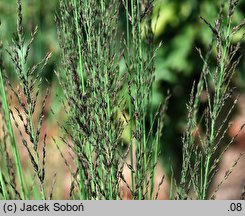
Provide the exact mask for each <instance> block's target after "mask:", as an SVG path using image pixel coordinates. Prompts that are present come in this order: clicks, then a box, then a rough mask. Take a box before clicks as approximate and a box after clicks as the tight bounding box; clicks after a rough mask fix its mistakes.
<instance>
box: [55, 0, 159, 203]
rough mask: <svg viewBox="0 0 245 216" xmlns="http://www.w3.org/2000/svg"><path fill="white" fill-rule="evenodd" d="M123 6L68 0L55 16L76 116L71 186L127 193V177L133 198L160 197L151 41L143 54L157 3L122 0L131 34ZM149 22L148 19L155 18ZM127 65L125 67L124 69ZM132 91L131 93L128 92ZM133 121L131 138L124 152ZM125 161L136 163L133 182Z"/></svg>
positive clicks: (93, 195) (106, 194)
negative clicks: (122, 19)
mask: <svg viewBox="0 0 245 216" xmlns="http://www.w3.org/2000/svg"><path fill="white" fill-rule="evenodd" d="M119 5H120V2H119V1H105V0H101V1H100V2H98V1H96V0H90V1H86V0H85V1H66V0H61V1H60V11H59V13H57V16H56V21H57V24H58V32H59V33H58V35H59V41H60V47H61V50H62V54H61V55H62V65H63V67H62V68H61V69H60V72H57V76H58V78H59V81H60V83H61V86H62V87H63V89H64V94H65V98H66V104H67V106H66V107H67V109H66V112H67V114H68V116H69V117H68V120H67V124H66V127H63V128H64V130H63V131H64V132H65V133H64V136H63V137H62V139H63V141H64V142H65V143H66V144H68V146H69V147H70V148H71V149H72V151H73V152H74V153H75V155H76V166H77V170H76V171H75V172H74V173H73V174H72V176H73V181H72V182H73V184H72V187H71V191H70V195H71V196H73V197H76V198H81V199H121V198H122V197H123V192H122V188H121V186H120V185H122V184H125V185H126V187H127V189H128V190H129V191H130V197H131V198H132V199H150V198H153V188H154V180H153V179H154V173H155V166H156V163H157V161H158V155H159V148H158V143H159V138H160V131H161V128H162V121H160V119H159V113H160V111H158V113H157V114H156V115H155V116H154V118H153V116H152V121H151V125H150V129H147V128H146V117H147V113H148V110H151V109H150V100H151V87H152V83H153V80H154V75H153V74H154V66H153V58H154V49H153V48H152V47H151V46H150V47H151V48H150V49H151V50H150V51H149V53H147V55H145V54H143V52H144V51H145V50H146V46H145V43H148V45H153V34H152V33H151V32H150V29H151V28H150V27H148V28H147V27H146V26H145V29H143V26H141V23H142V22H143V20H144V18H145V17H144V16H146V15H147V14H146V12H148V13H149V14H150V13H151V10H149V9H151V5H150V2H148V4H144V5H145V7H144V11H142V7H141V5H140V2H139V1H130V2H129V1H127V2H124V1H123V5H124V9H125V14H126V20H127V32H126V37H124V35H123V36H121V34H120V32H119V30H118V19H119V17H118V16H119ZM144 13H145V14H144ZM145 22H146V23H147V26H148V24H149V23H150V21H149V20H145ZM143 30H144V32H145V39H144V41H143V40H142V35H143V34H142V33H143ZM147 31H148V32H147ZM121 64H124V65H125V66H126V67H125V68H126V70H124V71H122V69H121V67H120V65H121ZM125 89H126V90H125ZM125 91H126V96H125V94H122V92H125ZM127 110H129V111H128V112H127ZM159 110H160V109H159ZM161 110H163V109H161ZM161 114H162V113H161ZM154 126H156V127H157V133H156V136H153V131H154V128H153V127H154ZM126 127H128V128H129V133H130V141H129V143H128V150H126V152H125V153H123V152H122V148H121V146H122V144H123V140H122V134H123V131H124V130H125V128H126ZM67 135H68V136H69V137H70V139H71V141H72V142H69V141H68V140H67V138H66V137H67ZM127 156H129V157H130V162H128V161H126V158H127ZM125 167H127V169H129V170H130V173H131V182H129V181H127V180H126V178H125V176H124V172H123V170H124V169H125Z"/></svg>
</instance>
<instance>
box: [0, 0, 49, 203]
mask: <svg viewBox="0 0 245 216" xmlns="http://www.w3.org/2000/svg"><path fill="white" fill-rule="evenodd" d="M17 8H18V10H17V33H16V34H14V38H13V39H12V45H10V47H9V48H7V52H8V54H9V56H10V58H11V60H12V63H13V66H14V71H15V73H16V76H17V78H18V85H17V87H15V86H14V85H13V84H12V83H11V82H10V81H9V79H8V77H7V76H3V70H2V68H3V67H2V66H1V74H0V85H1V102H2V107H3V109H2V110H3V120H4V122H5V125H6V131H5V129H3V131H4V132H5V133H4V139H3V142H1V153H2V158H1V159H2V161H3V162H4V165H5V168H4V169H2V170H3V173H1V184H2V192H3V197H4V198H5V199H17V198H18V199H31V198H34V197H35V198H37V199H46V193H45V186H44V178H45V155H46V150H45V146H46V135H44V138H41V129H42V125H43V119H44V108H45V105H46V101H47V96H48V92H47V93H46V96H45V97H44V99H43V101H42V103H41V104H42V107H41V109H38V108H37V107H36V104H37V100H38V97H39V94H40V85H41V76H40V74H41V71H42V70H43V68H44V67H45V65H46V64H47V61H48V59H49V58H50V54H48V55H47V56H45V58H43V60H42V61H41V62H39V63H38V64H36V65H33V66H29V64H28V57H29V55H30V51H31V46H32V43H33V40H34V38H35V35H36V33H37V27H36V28H35V29H34V31H33V32H32V34H31V37H30V40H29V42H25V35H24V27H23V24H22V19H23V17H22V4H21V1H20V0H18V1H17ZM4 78H5V82H4V80H3V79H4ZM5 84H6V85H5ZM5 86H7V87H8V89H9V90H11V91H12V93H13V95H14V96H15V98H16V99H17V101H18V103H17V104H16V105H14V106H15V107H10V105H9V101H8V97H7V94H6V91H5V88H6V87H5ZM36 110H38V111H37V112H40V114H38V113H36V112H35V111H36ZM34 116H35V117H34ZM13 124H14V126H15V127H16V129H17V131H18V132H19V137H20V138H19V137H18V136H17V135H15V134H14V130H13V128H14V127H13ZM8 138H9V139H8ZM17 139H18V140H19V139H20V140H21V141H22V144H23V145H24V147H25V148H26V150H27V152H28V156H29V159H30V162H31V164H32V167H33V170H34V173H33V176H32V175H31V176H27V175H26V173H25V172H26V171H25V170H24V169H23V167H22V165H21V161H20V153H19V152H20V150H18V149H17V145H16V140H17ZM41 139H42V141H41ZM8 142H10V143H11V145H12V153H13V159H14V164H15V167H13V166H12V165H11V164H12V163H11V161H12V158H11V157H10V155H9V154H8V147H7V146H8ZM39 146H40V147H41V149H42V150H41V153H40V148H39ZM15 170H16V171H15ZM15 173H17V179H18V183H17V182H16V181H15ZM29 178H31V179H33V182H34V183H31V184H32V185H27V182H28V183H30V181H29ZM2 179H4V181H2ZM36 179H37V181H38V182H36ZM2 182H3V183H5V185H3V183H2ZM4 188H5V189H4ZM6 188H7V189H6ZM8 188H10V189H11V190H13V192H12V194H11V193H8ZM19 188H20V193H19V192H18V190H19ZM11 190H10V191H11ZM30 191H31V192H33V194H30ZM13 193H14V194H13Z"/></svg>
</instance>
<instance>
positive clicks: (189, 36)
mask: <svg viewBox="0 0 245 216" xmlns="http://www.w3.org/2000/svg"><path fill="white" fill-rule="evenodd" d="M22 2H23V16H24V17H23V18H24V26H25V35H26V39H28V38H30V32H31V31H32V30H33V29H34V27H35V26H36V25H37V26H38V27H39V31H38V34H37V36H36V39H35V41H34V45H33V47H32V51H31V61H33V63H36V62H38V61H40V59H41V58H42V57H43V56H45V54H46V53H47V52H53V56H52V58H51V60H50V61H49V63H48V66H47V67H46V68H45V71H44V74H43V76H44V77H45V78H47V79H48V80H49V81H50V82H56V78H55V76H54V71H55V70H59V67H60V64H59V62H60V58H59V46H58V41H57V40H58V39H57V34H56V25H55V21H54V17H55V13H56V11H57V10H58V6H59V2H58V0H23V1H22ZM218 8H219V1H213V0H181V1H180V0H158V1H155V7H154V13H153V19H156V17H157V16H158V11H159V12H160V16H159V19H158V23H157V26H156V31H155V36H156V38H157V39H156V44H157V43H158V42H160V41H163V46H162V48H161V49H160V50H159V51H158V53H157V57H156V60H155V66H156V82H155V85H154V100H153V102H154V104H155V105H157V104H159V103H160V102H161V101H162V100H163V98H164V95H165V94H166V92H167V90H170V92H171V95H172V97H171V100H170V104H169V109H168V111H167V114H168V115H167V119H166V124H165V129H164V136H163V139H162V155H165V157H163V162H167V163H164V164H165V165H166V164H168V166H167V167H168V169H170V167H171V166H172V167H175V168H176V167H177V166H178V165H179V164H181V163H180V162H181V155H182V153H181V134H182V133H183V130H184V124H185V122H186V103H187V101H188V98H189V95H190V91H191V87H192V83H193V81H194V80H196V81H197V80H198V78H199V76H200V71H201V69H202V61H201V59H200V57H199V54H198V53H197V51H196V49H195V47H199V48H201V49H202V50H203V52H204V53H205V51H206V50H207V47H208V44H209V43H210V42H211V36H212V35H211V32H210V30H209V28H208V27H207V26H206V25H205V24H204V23H203V22H201V20H200V18H199V16H200V15H201V16H203V17H205V18H206V19H207V20H209V21H210V22H211V23H214V20H215V17H216V14H217V11H218ZM121 9H122V11H123V8H121ZM16 14H17V13H16V1H15V0H0V19H1V21H2V26H1V29H0V34H1V38H2V41H3V44H4V47H5V48H7V47H8V44H9V43H11V38H12V37H13V33H14V32H15V29H16V16H17V15H16ZM120 14H121V16H120V17H121V22H120V23H121V24H120V26H119V28H122V30H124V27H125V22H124V16H123V12H121V13H120ZM244 17H245V1H244V0H243V1H240V4H239V7H238V9H237V11H236V15H235V22H236V23H238V22H240V21H241V20H242V19H243V18H244ZM243 32H244V31H241V33H240V35H241V34H242V33H243ZM235 40H236V39H235ZM244 45H245V44H244V43H243V44H242V48H241V50H240V52H241V54H244V51H245V49H244V48H245V47H244ZM214 57H215V56H213V58H214ZM4 58H5V61H4V62H5V68H6V71H7V73H8V75H9V76H10V77H11V78H12V79H13V80H14V79H15V77H14V73H13V71H12V70H13V69H12V67H11V63H10V58H9V57H8V56H7V55H4ZM244 69H245V61H244V58H242V59H241V62H240V64H239V66H238V71H237V73H236V75H235V77H234V78H233V83H232V85H235V86H236V87H237V89H238V91H239V92H243V90H244V87H245V85H244V83H245V82H244V80H245V71H244ZM53 90H54V91H57V92H59V91H60V89H59V88H58V87H57V89H53ZM54 103H55V102H54ZM166 155H167V157H166ZM170 164H171V166H170Z"/></svg>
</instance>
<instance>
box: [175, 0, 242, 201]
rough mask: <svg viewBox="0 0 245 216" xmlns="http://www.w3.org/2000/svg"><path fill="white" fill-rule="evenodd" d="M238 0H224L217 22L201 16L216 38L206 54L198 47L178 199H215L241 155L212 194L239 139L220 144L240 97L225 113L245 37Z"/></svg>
mask: <svg viewBox="0 0 245 216" xmlns="http://www.w3.org/2000/svg"><path fill="white" fill-rule="evenodd" d="M238 2H239V1H238V0H229V1H227V2H226V1H223V2H222V4H221V7H220V12H219V15H218V18H217V19H216V20H215V23H214V24H211V23H210V22H209V21H207V20H206V19H205V18H202V17H201V20H202V21H203V22H204V23H205V24H207V26H208V27H209V29H210V30H211V32H212V34H213V41H212V43H211V44H210V46H209V50H208V52H207V55H206V56H203V55H202V52H201V50H200V49H197V50H198V52H199V54H200V56H201V59H202V60H203V64H204V65H203V70H202V73H201V76H200V79H199V81H198V83H197V84H196V83H194V85H193V88H192V92H191V95H190V101H189V103H188V105H187V110H188V122H187V128H186V132H185V134H184V136H183V166H182V167H183V168H182V173H181V181H180V185H179V187H177V198H179V199H187V198H190V197H192V198H194V199H208V198H210V197H211V198H215V193H216V192H217V191H218V189H219V188H220V186H221V185H222V184H223V182H224V181H225V180H226V179H227V178H228V177H229V175H230V174H231V172H232V170H233V168H234V166H235V165H236V164H237V162H238V160H239V159H240V158H241V156H242V153H241V155H240V156H239V158H238V159H237V160H236V161H234V164H233V165H231V168H230V170H228V171H227V172H226V174H225V176H224V178H223V180H222V182H221V183H220V184H219V185H218V187H217V188H216V189H215V191H214V192H213V194H212V193H211V192H209V187H210V184H211V183H212V180H213V179H214V176H215V174H216V173H217V171H218V166H219V162H220V160H221V157H222V156H223V154H224V152H226V151H227V149H228V148H229V147H230V145H231V144H232V143H233V142H234V140H235V138H236V137H233V138H231V140H230V141H229V142H228V143H227V144H226V146H225V147H223V146H222V145H221V144H222V143H224V142H225V139H224V138H225V134H226V132H227V131H228V129H229V128H230V126H231V124H230V123H229V122H228V120H229V117H230V115H231V113H232V111H233V109H234V107H235V105H236V103H237V100H238V98H235V99H233V105H232V106H231V107H230V108H229V110H228V112H225V109H224V107H225V105H226V102H227V100H228V99H231V98H232V95H233V92H234V88H233V87H232V86H231V79H232V77H233V75H234V73H235V70H236V67H237V65H238V64H239V60H240V54H239V48H240V44H241V41H242V40H243V38H244V34H243V35H242V37H241V39H240V40H239V41H238V42H236V41H235V39H234V36H235V35H236V34H237V32H238V31H239V30H240V29H241V28H242V27H243V26H244V24H245V22H244V20H243V21H242V22H241V23H240V24H239V25H236V26H235V25H234V24H233V16H234V11H235V8H236V6H237V4H238ZM212 53H214V54H215V55H216V65H215V67H212V62H211V61H210V56H211V54H212ZM202 94H206V97H207V104H206V108H205V111H204V113H201V115H200V114H199V112H198V110H199V108H200V101H201V95H202ZM219 122H221V123H219ZM242 129H243V127H242V128H241V130H242ZM210 194H211V196H210Z"/></svg>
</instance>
